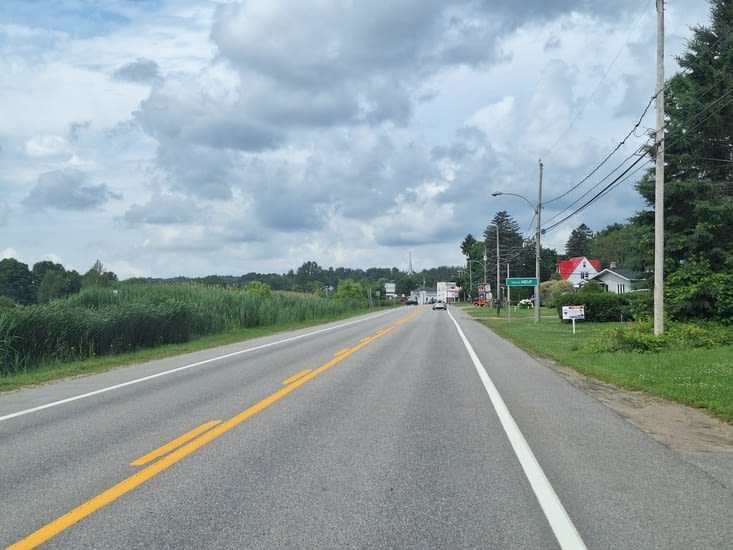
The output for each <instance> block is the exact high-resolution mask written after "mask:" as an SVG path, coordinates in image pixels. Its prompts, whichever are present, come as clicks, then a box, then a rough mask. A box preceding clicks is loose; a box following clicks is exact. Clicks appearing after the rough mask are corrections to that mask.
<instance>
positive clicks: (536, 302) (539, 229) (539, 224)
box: [534, 159, 543, 323]
mask: <svg viewBox="0 0 733 550" xmlns="http://www.w3.org/2000/svg"><path fill="white" fill-rule="evenodd" d="M542 166H543V165H542V159H540V185H539V192H538V195H537V211H536V212H535V214H536V215H537V234H536V235H535V241H534V246H535V255H534V274H535V277H536V278H537V285H536V286H535V287H534V322H535V323H539V322H540V307H541V303H540V233H541V232H542V222H541V221H540V216H541V212H542Z"/></svg>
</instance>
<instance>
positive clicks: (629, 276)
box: [591, 268, 642, 294]
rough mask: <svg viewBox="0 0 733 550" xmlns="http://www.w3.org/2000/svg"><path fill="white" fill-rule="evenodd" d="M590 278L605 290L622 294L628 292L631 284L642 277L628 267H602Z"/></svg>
mask: <svg viewBox="0 0 733 550" xmlns="http://www.w3.org/2000/svg"><path fill="white" fill-rule="evenodd" d="M591 279H592V280H594V281H596V282H597V283H599V284H600V285H601V286H602V287H603V290H605V291H606V292H613V293H614V294H624V293H626V292H630V291H631V284H632V283H634V282H636V281H639V280H641V279H642V277H641V276H640V275H639V274H638V273H636V272H635V271H632V270H630V269H624V268H612V269H604V270H603V271H601V272H600V273H598V274H597V275H596V276H595V277H592V278H591Z"/></svg>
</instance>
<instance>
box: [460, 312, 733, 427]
mask: <svg viewBox="0 0 733 550" xmlns="http://www.w3.org/2000/svg"><path fill="white" fill-rule="evenodd" d="M465 308H466V311H468V312H469V313H470V314H471V315H474V316H476V317H478V318H480V319H482V320H483V322H485V323H486V325H487V326H488V327H489V328H490V329H491V330H493V331H494V332H495V333H496V334H498V335H499V336H501V337H502V338H505V339H507V340H509V341H511V342H513V343H514V344H516V345H517V346H518V347H520V348H522V349H524V350H526V351H528V352H530V353H532V354H534V355H538V356H542V357H547V358H550V359H553V360H555V361H557V362H558V363H560V364H562V365H565V366H568V367H571V368H573V369H575V370H577V371H578V372H581V373H583V374H585V375H588V376H591V377H593V378H596V379H599V380H603V381H605V382H610V383H611V384H614V385H616V386H619V387H622V388H626V389H631V390H641V391H644V392H647V393H649V394H651V395H656V396H659V397H664V398H667V399H670V400H673V401H676V402H679V403H683V404H685V405H690V406H692V407H697V408H701V409H705V410H707V411H708V412H709V413H710V414H712V415H713V416H716V417H717V418H720V419H721V420H724V421H726V422H729V423H733V346H730V345H727V346H719V347H714V348H710V349H705V348H696V349H689V350H669V351H660V352H657V353H640V352H633V351H618V352H601V351H594V349H597V348H599V346H598V345H597V344H598V342H599V341H601V340H602V339H603V338H606V337H607V335H608V331H609V330H610V329H612V328H614V327H619V326H621V323H586V322H581V321H578V322H576V325H575V334H573V327H572V324H569V323H562V322H561V321H560V320H559V319H558V317H557V313H556V312H555V310H553V309H543V310H542V320H541V322H540V323H535V322H534V312H533V311H532V310H512V312H511V319H510V317H509V315H508V312H507V311H506V310H502V311H501V316H500V317H497V315H496V310H492V309H488V308H473V307H471V306H465Z"/></svg>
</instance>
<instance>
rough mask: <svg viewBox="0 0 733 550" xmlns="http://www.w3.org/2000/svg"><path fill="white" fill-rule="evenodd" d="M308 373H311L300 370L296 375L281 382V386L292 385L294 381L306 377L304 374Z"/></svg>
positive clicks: (308, 370) (307, 370)
mask: <svg viewBox="0 0 733 550" xmlns="http://www.w3.org/2000/svg"><path fill="white" fill-rule="evenodd" d="M310 371H311V369H305V370H302V371H300V372H297V373H295V374H294V375H293V376H291V377H290V378H286V379H285V380H283V386H287V385H288V384H292V383H293V382H295V381H296V380H297V379H298V378H300V377H301V376H305V375H306V374H308V373H309V372H310Z"/></svg>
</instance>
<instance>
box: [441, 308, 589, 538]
mask: <svg viewBox="0 0 733 550" xmlns="http://www.w3.org/2000/svg"><path fill="white" fill-rule="evenodd" d="M450 318H451V319H452V320H453V324H454V325H455V326H456V330H457V331H458V334H459V336H460V337H461V340H463V345H464V346H465V347H466V350H467V351H468V355H469V356H470V357H471V361H473V366H474V367H475V368H476V372H477V373H478V375H479V378H481V382H483V384H484V388H485V389H486V393H487V394H488V395H489V399H490V400H491V404H492V405H493V406H494V410H495V411H496V414H497V416H498V417H499V421H500V422H501V425H502V427H503V428H504V432H505V433H506V435H507V438H508V439H509V442H510V443H511V445H512V449H513V450H514V454H515V455H516V457H517V459H518V460H519V463H520V464H521V466H522V469H523V470H524V474H525V475H526V476H527V479H528V480H529V483H530V485H531V486H532V490H533V491H534V494H535V496H536V497H537V501H538V502H539V504H540V506H541V507H542V511H543V512H544V513H545V517H546V518H547V521H548V522H549V524H550V527H551V528H552V531H553V533H555V538H557V541H558V542H559V543H560V547H561V548H563V549H564V550H570V549H577V550H584V549H585V548H586V546H585V543H584V542H583V539H582V538H581V537H580V533H578V530H577V529H576V528H575V525H573V522H572V520H571V519H570V516H568V513H567V511H566V510H565V507H564V506H563V504H562V502H560V499H559V498H558V496H557V494H556V493H555V490H554V489H553V488H552V485H550V482H549V481H548V479H547V476H545V472H544V471H542V467H541V466H540V464H539V462H538V461H537V458H536V457H535V456H534V453H533V452H532V449H531V448H530V446H529V444H528V443H527V440H526V439H525V438H524V436H523V435H522V432H521V431H520V430H519V427H518V426H517V423H516V422H515V421H514V418H513V417H512V415H511V413H510V412H509V409H508V408H507V406H506V403H504V400H503V399H502V397H501V395H500V394H499V391H498V390H497V389H496V386H494V383H493V382H492V381H491V378H490V377H489V375H488V374H487V372H486V368H485V367H484V366H483V364H482V363H481V360H480V359H479V358H478V355H476V352H475V351H474V349H473V346H471V344H470V343H469V341H468V339H467V338H466V335H465V334H464V333H463V331H462V330H461V327H460V326H459V325H458V321H456V319H455V317H453V315H452V314H451V315H450Z"/></svg>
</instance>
